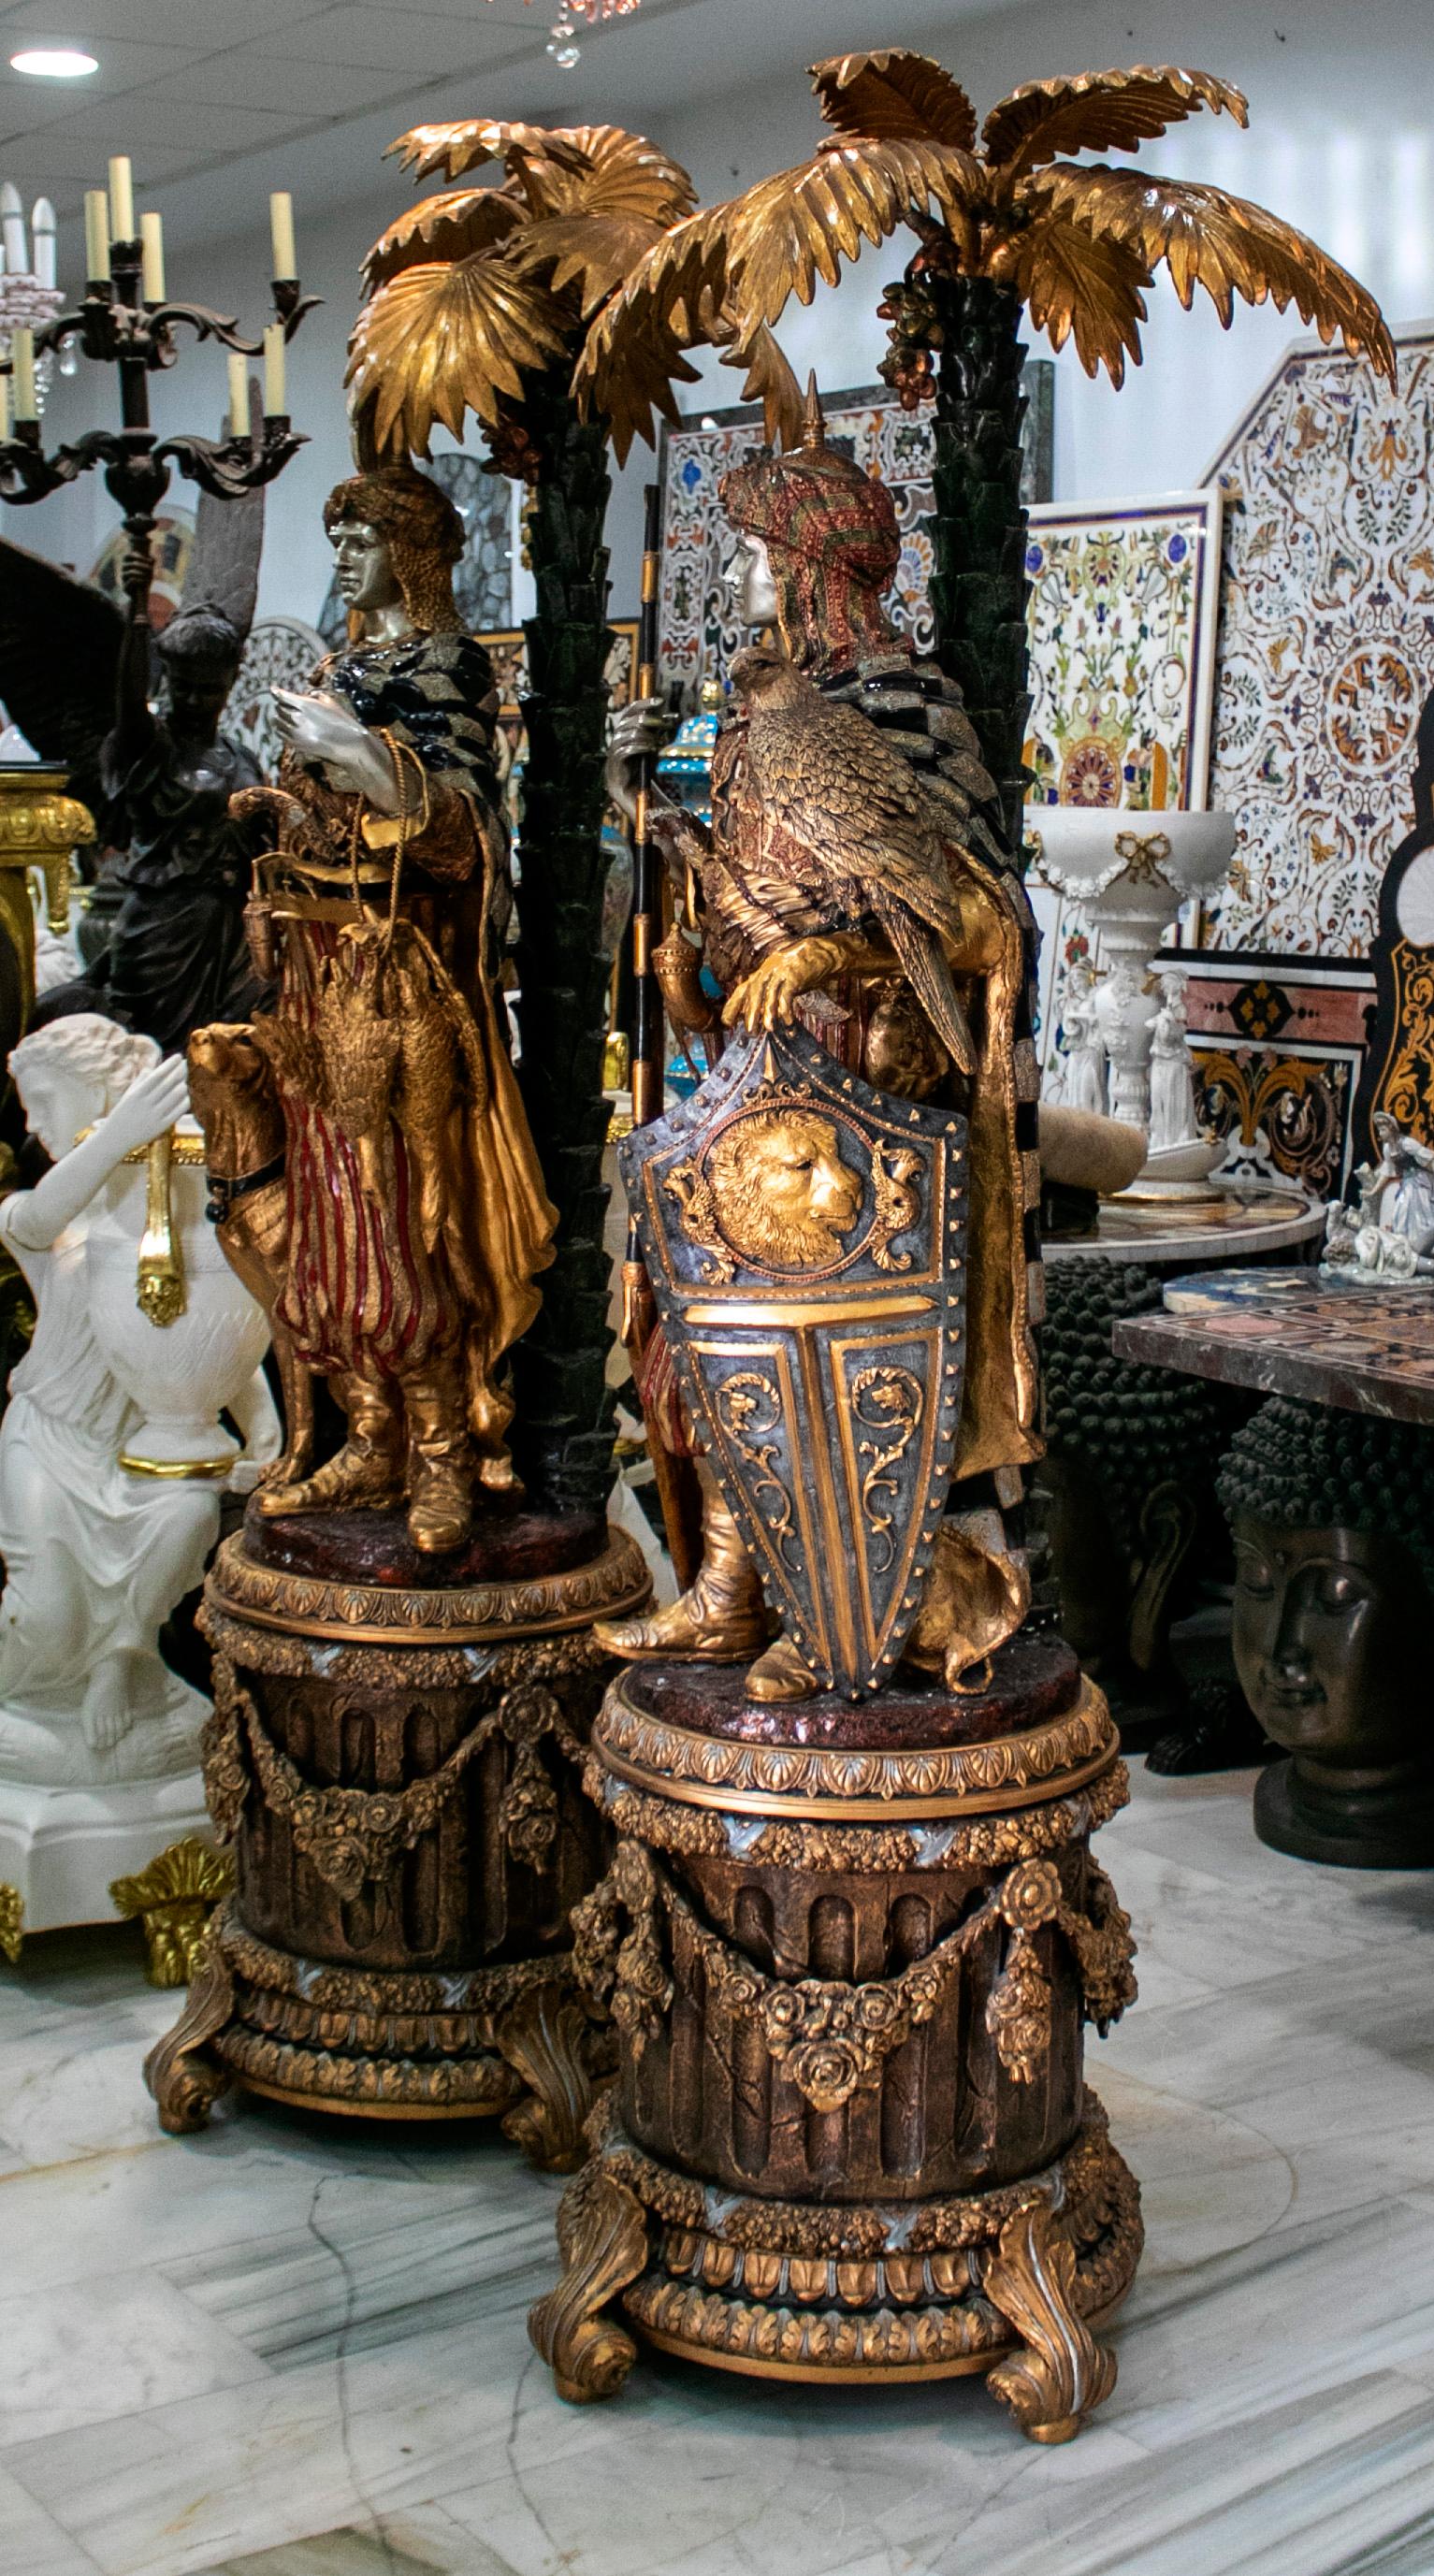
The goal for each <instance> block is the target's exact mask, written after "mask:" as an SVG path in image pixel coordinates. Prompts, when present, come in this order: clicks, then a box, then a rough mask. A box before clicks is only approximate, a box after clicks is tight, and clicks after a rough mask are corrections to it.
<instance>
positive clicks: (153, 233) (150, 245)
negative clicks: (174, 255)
mask: <svg viewBox="0 0 1434 2576" xmlns="http://www.w3.org/2000/svg"><path fill="white" fill-rule="evenodd" d="M139 239H140V255H141V258H142V260H143V263H144V300H145V302H146V304H162V303H163V302H164V226H163V224H162V223H161V221H160V219H159V217H158V215H141V216H140V219H139Z"/></svg>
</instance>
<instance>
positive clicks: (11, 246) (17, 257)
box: [0, 179, 30, 277]
mask: <svg viewBox="0 0 1434 2576" xmlns="http://www.w3.org/2000/svg"><path fill="white" fill-rule="evenodd" d="M0 241H3V243H4V245H5V266H6V268H7V269H8V270H9V272H10V275H11V276H12V277H26V276H28V275H29V270H30V258H29V253H28V252H27V250H26V248H25V209H24V207H23V206H22V205H21V203H20V191H19V189H18V188H17V187H16V185H15V182H14V180H13V179H7V180H6V181H5V184H4V186H3V187H0Z"/></svg>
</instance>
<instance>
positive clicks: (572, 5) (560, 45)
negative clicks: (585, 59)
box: [548, 0, 639, 72]
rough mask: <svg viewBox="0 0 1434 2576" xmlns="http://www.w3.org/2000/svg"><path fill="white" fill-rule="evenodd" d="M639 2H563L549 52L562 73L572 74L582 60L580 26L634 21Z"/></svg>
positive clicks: (626, 0)
mask: <svg viewBox="0 0 1434 2576" xmlns="http://www.w3.org/2000/svg"><path fill="white" fill-rule="evenodd" d="M638 5H639V0H559V7H558V14H557V17H556V18H555V19H554V21H553V32H552V34H551V36H550V37H549V38H548V51H549V53H550V54H551V55H552V58H553V60H554V62H555V63H556V64H557V66H558V69H559V70H560V71H564V72H570V71H571V70H572V69H573V67H574V65H575V64H576V63H577V62H578V60H579V57H580V48H579V45H578V42H577V37H578V22H579V21H580V20H581V22H582V24H583V25H584V26H587V27H595V26H596V25H597V24H598V21H599V20H600V19H603V18H630V17H631V16H632V13H633V11H634V9H636V8H637V7H638Z"/></svg>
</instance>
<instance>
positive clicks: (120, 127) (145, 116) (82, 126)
mask: <svg viewBox="0 0 1434 2576" xmlns="http://www.w3.org/2000/svg"><path fill="white" fill-rule="evenodd" d="M310 122H312V120H311V119H306V118H304V117H301V116H260V115H258V114H256V112H255V111H254V110H253V109H251V108H242V107H180V106H177V105H175V104H173V103H172V102H171V101H169V100H167V99H159V98H154V97H151V96H150V95H149V94H148V93H147V92H145V91H143V90H140V91H137V92H134V93H133V94H131V95H130V96H129V97H127V98H116V99H111V100H104V99H97V100H96V102H95V104H94V106H93V107H89V108H85V109H84V110H83V111H82V112H81V113H80V114H79V115H76V116H70V117H67V118H66V119H65V121H64V123H63V124H62V125H58V126H54V127H52V128H51V129H50V130H51V131H52V132H53V133H57V134H64V135H79V136H83V137H86V138H88V137H91V136H93V137H94V139H95V140H96V142H97V143H99V144H101V145H102V146H103V149H104V150H105V151H106V152H129V153H133V154H134V155H135V156H136V157H138V156H139V155H140V154H142V153H143V151H144V150H145V147H146V146H147V145H150V144H153V145H155V146H156V147H158V149H160V150H161V151H171V152H182V153H184V154H185V155H186V156H187V157H190V158H193V159H195V160H202V159H203V158H204V157H205V156H206V155H207V154H211V153H212V154H215V155H218V154H223V155H224V156H225V158H226V159H227V158H228V157H229V156H230V155H231V154H233V153H235V152H254V151H258V150H260V149H262V147H263V146H264V145H265V144H266V143H282V142H283V140H284V138H285V136H286V135H289V134H294V133H296V132H297V131H298V130H299V129H300V127H302V126H303V125H305V124H306V123H310Z"/></svg>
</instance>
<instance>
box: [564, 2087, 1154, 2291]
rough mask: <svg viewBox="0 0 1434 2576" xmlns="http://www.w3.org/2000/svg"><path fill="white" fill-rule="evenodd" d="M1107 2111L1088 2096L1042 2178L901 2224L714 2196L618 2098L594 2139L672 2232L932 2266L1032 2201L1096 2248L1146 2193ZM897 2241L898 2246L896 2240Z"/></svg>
mask: <svg viewBox="0 0 1434 2576" xmlns="http://www.w3.org/2000/svg"><path fill="white" fill-rule="evenodd" d="M1109 2129H1110V2124H1109V2121H1108V2120H1107V2118H1106V2114H1105V2110H1104V2107H1103V2105H1102V2104H1101V2103H1100V2102H1099V2101H1098V2100H1097V2099H1096V2096H1095V2095H1094V2093H1092V2092H1091V2091H1090V2089H1089V2087H1088V2086H1087V2087H1086V2088H1085V2090H1084V2092H1083V2095H1082V2103H1081V2125H1080V2128H1079V2129H1078V2131H1077V2133H1076V2136H1075V2138H1074V2140H1073V2142H1072V2144H1071V2145H1070V2146H1069V2147H1068V2148H1067V2149H1066V2152H1065V2154H1064V2155H1063V2156H1062V2157H1061V2158H1060V2159H1059V2160H1058V2161H1057V2162H1056V2163H1055V2164H1054V2165H1051V2166H1049V2167H1048V2168H1047V2169H1046V2171H1045V2172H1044V2173H1041V2174H1032V2175H1030V2176H1028V2177H1027V2178H1026V2179H1025V2180H1024V2181H1022V2182H1011V2183H998V2184H997V2185H995V2186H994V2188H992V2189H991V2190H989V2191H981V2192H971V2193H967V2194H963V2195H959V2196H953V2197H951V2198H948V2199H944V2200H931V2201H923V2202H920V2203H918V2204H916V2205H914V2206H913V2207H910V2208H908V2209H907V2210H906V2211H905V2212H904V2213H903V2214H902V2216H901V2218H900V2220H899V2221H898V2220H897V2219H896V2218H895V2215H894V2213H893V2212H891V2211H890V2210H886V2209H882V2208H881V2207H879V2206H874V2205H872V2204H871V2203H869V2202H866V2203H863V2202H843V2201H834V2202H831V2203H829V2204H826V2205H823V2204H822V2203H820V2202H814V2201H792V2200H755V2199H746V2198H743V2197H742V2196H740V2195H739V2194H736V2193H733V2192H730V2191H725V2190H724V2191H721V2192H715V2191H712V2190H709V2189H708V2188H707V2187H706V2186H705V2185H703V2184H702V2183H700V2182H697V2181H695V2180H694V2179H693V2178H692V2176H691V2175H689V2174H682V2173H678V2172H676V2171H674V2169H673V2168H672V2167H671V2166H670V2165H664V2164H662V2163H660V2162H659V2160H658V2159H657V2158H656V2157H655V2156H653V2155H650V2154H649V2153H648V2151H647V2149H646V2148H644V2147H639V2146H637V2145H635V2144H634V2142H633V2140H632V2139H631V2138H629V2137H628V2136H626V2134H625V2133H624V2131H623V2130H622V2128H621V2127H620V2126H619V2125H618V2121H617V2116H616V2110H615V2106H614V2101H613V2096H612V2093H611V2092H610V2091H605V2092H602V2093H600V2094H599V2095H598V2097H597V2099H596V2102H595V2104H594V2107H593V2110H592V2112H591V2113H590V2115H589V2118H588V2122H587V2129H586V2135H587V2139H588V2143H589V2145H590V2147H591V2149H592V2155H593V2161H594V2163H597V2164H600V2165H601V2166H602V2167H603V2168H604V2169H605V2170H606V2171H608V2172H609V2173H611V2174H612V2175H613V2176H614V2177H615V2179H617V2180H618V2181H620V2182H622V2183H624V2184H626V2186H627V2188H628V2189H629V2190H630V2191H633V2192H635V2193H636V2195H637V2197H638V2199H639V2200H640V2201H641V2202H642V2204H643V2206H644V2208H646V2209H650V2210H651V2211H652V2212H653V2213H654V2215H655V2216H656V2217H657V2218H659V2219H660V2220H662V2222H663V2223H664V2225H665V2226H667V2227H672V2228H680V2229H683V2230H685V2231H687V2232H689V2233H690V2234H691V2235H693V2236H694V2237H697V2236H706V2237H710V2238H711V2239H712V2240H713V2241H714V2242H716V2243H718V2244H722V2245H730V2246H734V2247H736V2248H738V2249H739V2250H753V2251H757V2252H762V2253H770V2254H777V2255H781V2256H791V2255H799V2256H802V2257H804V2258H806V2259H818V2258H825V2259H831V2260H836V2261H841V2262H848V2263H849V2262H858V2261H860V2262H865V2261H876V2260H879V2259H884V2258H886V2257H888V2256H890V2255H892V2254H894V2253H896V2252H898V2251H899V2250H906V2251H908V2252H910V2253H911V2254H914V2255H919V2256H921V2257H924V2258H930V2257H935V2258H937V2259H938V2260H939V2259H940V2258H941V2256H942V2255H943V2254H945V2255H954V2254H957V2253H964V2252H967V2251H971V2250H973V2249H976V2248H978V2247H982V2246H987V2245H990V2244H993V2243H994V2242H995V2240H996V2239H997V2237H999V2235H1000V2233H1001V2229H1002V2227H1003V2226H1004V2225H1005V2223H1006V2220H1007V2219H1008V2218H1010V2217H1011V2216H1012V2215H1013V2214H1014V2213H1015V2212H1016V2211H1017V2210H1019V2209H1025V2208H1028V2207H1029V2206H1030V2204H1031V2203H1032V2201H1035V2200H1040V2199H1046V2198H1049V2197H1052V2196H1054V2197H1055V2198H1056V2199H1057V2200H1058V2201H1059V2203H1060V2205H1061V2207H1062V2208H1063V2209H1064V2210H1065V2211H1066V2212H1067V2213H1068V2217H1069V2222H1070V2231H1071V2234H1072V2235H1073V2236H1074V2237H1075V2238H1076V2239H1077V2241H1078V2242H1080V2243H1081V2244H1083V2245H1085V2244H1090V2245H1094V2244H1096V2243H1097V2242H1098V2240H1099V2238H1100V2237H1101V2235H1102V2233H1103V2232H1104V2231H1105V2230H1106V2229H1107V2228H1108V2227H1109V2226H1110V2225H1111V2224H1112V2219H1113V2216H1114V2215H1116V2214H1118V2213H1119V2211H1120V2210H1121V2209H1122V2208H1123V2207H1124V2206H1125V2205H1126V2203H1127V2201H1128V2202H1129V2203H1130V2204H1132V2205H1134V2204H1136V2203H1138V2200H1139V2192H1138V2188H1137V2186H1136V2185H1135V2184H1134V2183H1133V2182H1132V2181H1131V2179H1130V2176H1129V2174H1128V2173H1127V2171H1126V2169H1125V2167H1124V2165H1123V2164H1122V2162H1121V2159H1120V2157H1119V2156H1118V2155H1117V2154H1116V2152H1115V2149H1114V2148H1113V2147H1112V2146H1111V2143H1110V2135H1109ZM894 2234H895V2243H893V2235H894Z"/></svg>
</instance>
